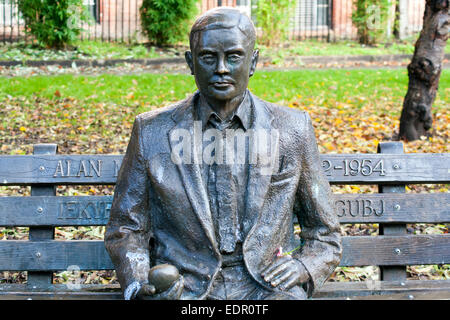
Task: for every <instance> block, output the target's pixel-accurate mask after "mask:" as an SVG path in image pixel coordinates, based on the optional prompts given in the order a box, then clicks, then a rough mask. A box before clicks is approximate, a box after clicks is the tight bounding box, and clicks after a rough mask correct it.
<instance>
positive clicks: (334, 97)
mask: <svg viewBox="0 0 450 320" xmlns="http://www.w3.org/2000/svg"><path fill="white" fill-rule="evenodd" d="M407 83H408V77H407V72H406V70H403V69H395V70H385V69H380V70H315V71H312V70H299V71H289V72H286V71H285V72H282V71H274V72H257V73H256V74H255V76H254V77H253V78H252V79H251V81H250V85H249V88H250V90H252V92H254V93H255V94H256V95H257V96H260V97H261V98H263V99H266V100H268V101H271V102H278V103H282V104H285V105H288V104H289V103H290V102H291V101H293V100H298V101H299V102H300V103H301V104H304V105H310V104H313V103H314V104H318V103H320V104H324V103H325V104H327V103H330V104H333V102H336V101H341V102H342V101H344V102H345V101H346V100H352V101H354V103H353V106H354V107H356V108H357V109H358V108H360V107H361V106H362V105H363V104H364V103H365V100H364V99H369V100H373V101H386V99H388V98H389V101H391V102H392V101H396V102H397V103H398V101H401V100H399V99H403V97H404V95H405V94H406V89H407ZM195 89H196V87H195V82H194V78H193V77H192V76H189V75H157V74H141V75H127V76H119V75H108V74H104V75H100V76H75V75H58V76H51V77H47V76H36V77H28V78H24V77H14V78H3V79H2V80H1V81H0V100H1V99H4V98H5V97H7V96H12V97H23V98H26V99H29V98H33V97H42V98H45V99H55V100H57V99H59V97H62V98H67V97H70V98H74V99H76V100H83V101H87V102H93V103H101V102H104V103H117V104H122V105H129V106H130V105H131V106H133V105H144V104H145V105H151V106H161V105H163V104H167V103H169V102H173V101H177V100H180V99H183V98H184V97H186V95H189V94H191V93H192V92H193V91H194V90H195ZM55 93H56V95H55ZM360 97H364V99H363V100H361V99H359V98H360ZM360 100H361V101H360ZM358 101H360V102H358ZM449 101H450V70H444V71H443V73H442V76H441V80H440V91H439V94H438V99H437V100H436V103H435V107H436V108H444V107H446V106H448V104H449ZM140 111H142V110H140ZM374 111H375V112H376V110H374Z"/></svg>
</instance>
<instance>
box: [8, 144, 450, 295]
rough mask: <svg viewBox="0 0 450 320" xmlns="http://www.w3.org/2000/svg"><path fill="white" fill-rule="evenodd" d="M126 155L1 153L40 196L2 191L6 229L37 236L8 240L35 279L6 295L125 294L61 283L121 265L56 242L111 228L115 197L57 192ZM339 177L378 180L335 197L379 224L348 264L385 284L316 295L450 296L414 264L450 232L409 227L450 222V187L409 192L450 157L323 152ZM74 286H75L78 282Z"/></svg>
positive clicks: (447, 255) (391, 149)
mask: <svg viewBox="0 0 450 320" xmlns="http://www.w3.org/2000/svg"><path fill="white" fill-rule="evenodd" d="M122 157H123V156H121V155H57V146H56V145H53V144H41V145H35V146H34V152H33V155H25V156H5V155H3V156H0V185H3V186H13V185H20V186H22V185H26V186H31V196H23V197H0V226H3V227H16V226H27V227H29V240H26V241H23V240H20V241H19V240H4V241H0V270H8V271H28V276H27V277H28V278H27V283H26V284H1V285H0V299H26V298H27V299H86V298H96V299H121V298H122V295H121V292H120V290H119V287H118V285H81V286H80V287H79V288H78V287H76V286H69V287H68V286H67V285H64V284H59V285H58V284H52V273H53V272H55V271H58V270H68V269H69V270H70V269H71V268H72V269H74V268H75V269H77V268H79V269H80V270H110V269H112V268H113V266H112V264H111V261H110V259H109V256H108V254H107V252H106V250H105V248H104V244H103V241H101V240H97V241H94V240H83V241H81V240H68V241H59V240H54V228H55V227H58V226H102V225H105V224H106V223H107V221H108V215H109V210H110V207H111V202H112V197H111V196H55V195H56V192H55V187H56V186H57V185H113V184H114V183H115V181H116V176H117V173H118V170H119V167H120V163H121V161H122ZM322 161H323V168H324V171H325V174H326V175H327V177H328V178H329V181H330V183H331V184H334V185H343V184H351V185H358V184H371V185H378V186H379V187H378V190H379V193H375V194H367V193H365V194H362V193H360V194H335V195H334V197H335V204H336V210H337V214H338V216H339V219H340V222H341V223H343V224H379V235H377V236H346V237H344V238H343V246H344V252H343V257H342V261H341V266H380V268H381V281H365V282H327V283H326V284H325V285H324V287H323V288H321V289H320V290H319V291H318V292H316V294H315V296H314V298H316V299H346V298H347V299H348V298H351V299H361V298H363V299H374V298H375V299H376V298H382V299H388V298H392V299H420V298H425V299H445V298H447V299H450V280H407V279H406V266H408V265H431V264H449V263H450V234H433V235H412V234H407V229H406V224H409V223H430V224H434V223H447V222H450V210H449V202H450V201H449V200H450V194H449V193H426V194H424V193H421V194H419V193H418V194H411V193H409V194H407V193H405V185H406V184H425V183H426V184H431V183H439V184H441V183H448V182H449V181H450V154H403V144H402V143H395V142H386V143H381V144H380V145H379V147H378V153H374V154H346V155H344V154H324V155H322ZM74 287H75V288H74Z"/></svg>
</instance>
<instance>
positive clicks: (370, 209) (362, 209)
mask: <svg viewBox="0 0 450 320" xmlns="http://www.w3.org/2000/svg"><path fill="white" fill-rule="evenodd" d="M334 205H335V208H336V212H337V216H338V217H344V216H352V217H370V216H372V215H375V216H382V215H383V214H384V210H385V207H386V204H385V202H384V200H377V201H372V200H370V199H361V200H337V201H335V204H334Z"/></svg>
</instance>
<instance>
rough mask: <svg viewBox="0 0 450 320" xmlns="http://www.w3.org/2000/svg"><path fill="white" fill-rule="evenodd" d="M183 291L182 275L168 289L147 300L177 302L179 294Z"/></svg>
mask: <svg viewBox="0 0 450 320" xmlns="http://www.w3.org/2000/svg"><path fill="white" fill-rule="evenodd" d="M152 287H153V286H152ZM183 289H184V278H183V276H182V275H180V276H179V278H178V280H177V281H175V282H174V283H173V284H172V286H171V287H170V288H169V289H167V290H165V291H163V292H160V293H158V294H153V295H152V296H151V297H149V298H150V299H152V300H179V299H180V297H181V294H182V293H183Z"/></svg>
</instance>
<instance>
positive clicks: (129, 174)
mask: <svg viewBox="0 0 450 320" xmlns="http://www.w3.org/2000/svg"><path fill="white" fill-rule="evenodd" d="M149 185H150V184H149V179H148V173H147V169H146V165H145V161H144V157H143V148H142V137H141V123H140V118H139V116H138V117H136V119H135V121H134V124H133V129H132V133H131V138H130V142H129V144H128V147H127V151H126V153H125V156H124V158H123V162H122V165H121V167H120V170H119V173H118V177H117V183H116V187H115V189H114V198H113V203H112V206H111V211H110V218H109V221H108V224H107V225H106V232H105V246H106V249H107V251H108V253H109V255H110V257H111V260H112V262H113V264H114V266H115V269H116V274H117V277H118V280H119V283H120V285H121V287H122V290H125V289H126V288H127V287H128V286H129V285H130V284H131V283H133V282H136V281H138V282H140V283H144V282H147V281H148V280H147V279H148V271H149V269H150V258H149V242H150V238H151V233H150V216H149V196H148V195H149Z"/></svg>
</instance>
